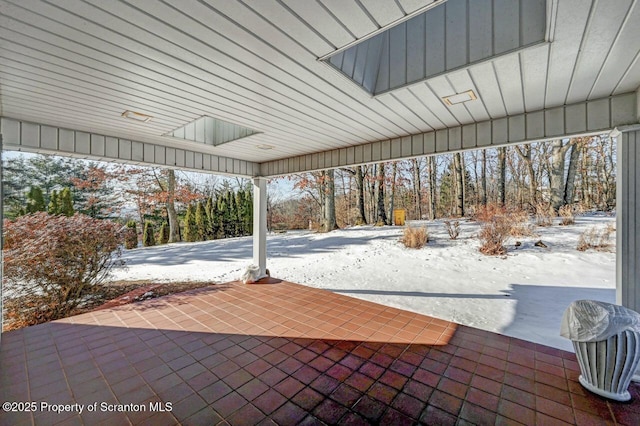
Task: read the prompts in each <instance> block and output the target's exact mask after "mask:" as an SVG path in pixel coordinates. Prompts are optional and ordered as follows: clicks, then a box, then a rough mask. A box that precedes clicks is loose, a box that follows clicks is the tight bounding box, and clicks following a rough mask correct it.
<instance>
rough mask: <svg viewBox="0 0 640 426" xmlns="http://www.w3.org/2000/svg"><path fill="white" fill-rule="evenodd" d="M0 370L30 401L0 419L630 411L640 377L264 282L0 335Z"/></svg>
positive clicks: (524, 417) (143, 420) (569, 419)
mask: <svg viewBox="0 0 640 426" xmlns="http://www.w3.org/2000/svg"><path fill="white" fill-rule="evenodd" d="M0 368H1V376H0V402H5V401H13V402H36V407H35V408H36V410H35V411H34V412H21V413H18V412H6V411H0V424H2V425H22V424H25V425H26V424H37V425H39V424H65V425H66V424H92V425H93V424H109V425H121V424H123V425H124V424H150V425H163V424H185V425H190V424H194V425H197V424H202V425H212V424H231V425H245V424H246V425H252V424H263V425H272V424H284V425H289V424H345V425H346V424H385V425H387V424H392V425H401V424H416V423H422V424H433V425H447V424H458V425H466V424H481V425H485V424H525V425H532V424H545V425H546V424H549V425H555V424H558V425H560V424H579V425H596V424H625V425H637V424H639V421H640V386H637V385H632V387H631V389H630V390H631V393H632V395H633V398H634V399H633V400H632V402H631V403H613V402H607V401H606V400H604V399H602V398H600V397H598V396H595V395H592V394H590V393H589V392H587V391H586V390H584V389H583V388H582V387H581V386H580V385H579V384H578V382H577V379H578V375H579V370H578V365H577V363H576V361H575V357H574V355H573V354H571V353H569V352H564V351H561V350H558V349H554V348H550V347H546V346H542V345H538V344H534V343H530V342H526V341H523V340H519V339H515V338H510V337H505V336H501V335H498V334H494V333H489V332H486V331H481V330H477V329H473V328H469V327H465V326H460V325H456V324H454V323H450V322H447V321H443V320H439V319H435V318H430V317H427V316H424V315H419V314H415V313H411V312H406V311H402V310H400V309H395V308H390V307H385V306H381V305H378V304H375V303H370V302H366V301H362V300H358V299H353V298H350V297H347V296H343V295H339V294H335V293H331V292H328V291H325V290H319V289H314V288H310V287H305V286H301V285H297V284H292V283H288V282H280V281H278V280H273V279H272V280H271V283H270V284H257V285H242V284H239V283H231V284H226V285H218V286H215V287H209V288H205V289H199V290H194V291H190V292H187V293H182V294H179V295H173V296H168V297H164V298H160V299H154V300H148V301H145V302H140V303H136V304H131V305H125V306H120V307H115V308H111V309H105V310H101V311H95V312H92V313H88V314H83V315H78V316H75V317H72V318H68V319H66V320H62V321H55V322H52V323H48V324H43V325H39V326H35V327H29V328H26V329H22V330H18V331H12V332H8V333H5V334H3V335H2V343H1V345H0ZM42 403H47V404H51V406H53V405H54V404H77V405H76V406H72V407H70V408H75V409H76V411H68V412H62V413H54V412H51V411H48V412H47V411H46V410H44V411H43V409H45V407H44V406H43V405H42ZM95 403H97V404H98V405H97V406H94V405H93V404H95ZM153 403H156V405H155V406H154V405H153ZM158 403H160V404H158ZM165 403H171V410H170V411H169V410H168V408H169V407H168V406H166V405H163V404H165ZM158 405H160V406H161V407H164V408H165V409H166V411H164V412H163V411H157V408H158ZM80 406H82V407H84V411H83V412H82V414H79V413H78V412H77V407H80ZM93 407H96V408H95V409H94V410H93V411H89V410H90V409H92V408H93ZM116 408H127V409H129V410H131V409H138V410H139V411H128V412H115V411H109V409H116ZM143 409H144V410H143ZM154 410H155V411H154Z"/></svg>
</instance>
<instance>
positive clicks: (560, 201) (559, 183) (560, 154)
mask: <svg viewBox="0 0 640 426" xmlns="http://www.w3.org/2000/svg"><path fill="white" fill-rule="evenodd" d="M569 148H571V143H570V142H569V141H567V142H566V143H565V142H563V140H562V139H558V140H555V141H553V142H552V143H551V169H550V174H551V175H550V176H549V181H550V183H551V188H550V189H551V207H553V209H554V210H555V211H558V209H559V208H560V207H562V206H563V205H564V195H565V193H564V191H565V180H564V169H565V155H566V154H567V151H569Z"/></svg>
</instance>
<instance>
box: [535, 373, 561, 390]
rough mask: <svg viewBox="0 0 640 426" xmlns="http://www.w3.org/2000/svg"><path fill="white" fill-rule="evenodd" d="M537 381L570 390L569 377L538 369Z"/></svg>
mask: <svg viewBox="0 0 640 426" xmlns="http://www.w3.org/2000/svg"><path fill="white" fill-rule="evenodd" d="M536 381H537V382H540V383H544V384H546V385H549V386H553V387H556V388H558V389H561V390H564V391H567V390H568V385H567V379H565V378H564V377H558V376H556V375H553V374H549V373H545V372H544V371H540V370H536Z"/></svg>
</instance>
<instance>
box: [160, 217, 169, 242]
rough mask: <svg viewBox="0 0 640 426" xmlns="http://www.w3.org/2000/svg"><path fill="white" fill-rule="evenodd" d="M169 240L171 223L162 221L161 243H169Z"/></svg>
mask: <svg viewBox="0 0 640 426" xmlns="http://www.w3.org/2000/svg"><path fill="white" fill-rule="evenodd" d="M168 242H169V224H168V223H167V222H162V225H160V244H167V243H168Z"/></svg>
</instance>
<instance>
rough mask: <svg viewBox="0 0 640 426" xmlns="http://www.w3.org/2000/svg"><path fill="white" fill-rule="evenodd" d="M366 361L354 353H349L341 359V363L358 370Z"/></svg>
mask: <svg viewBox="0 0 640 426" xmlns="http://www.w3.org/2000/svg"><path fill="white" fill-rule="evenodd" d="M363 363H364V360H363V359H362V358H360V357H357V356H354V355H347V356H346V357H344V358H343V359H341V360H340V364H342V365H344V366H345V367H347V368H349V369H351V370H357V369H358V368H360V366H361V365H362V364H363Z"/></svg>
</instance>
